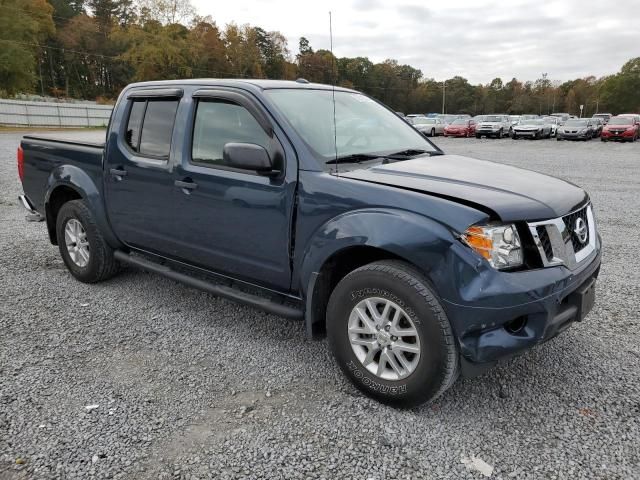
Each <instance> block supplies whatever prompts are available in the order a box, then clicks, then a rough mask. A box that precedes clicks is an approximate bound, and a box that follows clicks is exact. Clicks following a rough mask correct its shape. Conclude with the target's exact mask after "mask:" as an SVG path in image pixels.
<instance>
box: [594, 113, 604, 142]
mask: <svg viewBox="0 0 640 480" xmlns="http://www.w3.org/2000/svg"><path fill="white" fill-rule="evenodd" d="M591 124H592V125H593V138H598V137H599V136H600V135H601V134H602V127H603V126H604V122H603V121H602V119H601V118H600V117H595V118H593V117H592V118H591Z"/></svg>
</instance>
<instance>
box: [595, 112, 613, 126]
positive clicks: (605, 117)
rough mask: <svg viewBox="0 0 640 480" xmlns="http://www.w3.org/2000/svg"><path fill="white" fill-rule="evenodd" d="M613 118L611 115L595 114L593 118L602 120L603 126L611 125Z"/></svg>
mask: <svg viewBox="0 0 640 480" xmlns="http://www.w3.org/2000/svg"><path fill="white" fill-rule="evenodd" d="M611 117H613V115H611V114H610V113H595V114H594V115H593V117H591V118H599V119H600V120H602V123H603V125H606V124H607V123H609V120H611Z"/></svg>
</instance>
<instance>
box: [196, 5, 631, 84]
mask: <svg viewBox="0 0 640 480" xmlns="http://www.w3.org/2000/svg"><path fill="white" fill-rule="evenodd" d="M192 3H193V4H194V6H195V7H196V9H197V11H198V13H199V14H200V15H211V16H212V17H213V19H214V20H215V21H216V22H217V24H218V26H220V27H222V26H224V25H226V24H227V23H230V22H235V23H237V24H239V25H243V24H246V23H248V24H250V25H252V26H260V27H262V28H263V29H264V30H267V31H271V30H278V31H280V32H281V33H282V34H283V35H284V36H285V37H286V38H287V40H288V42H289V49H290V50H291V53H292V54H293V55H295V54H296V53H298V39H299V38H300V37H301V36H305V37H307V38H308V39H309V41H310V42H311V46H312V48H313V49H314V50H318V49H327V50H328V49H329V14H328V12H329V11H331V12H332V16H333V51H334V54H335V55H336V56H338V57H356V56H363V57H369V59H370V60H372V61H374V62H380V61H383V60H385V59H387V58H393V59H396V60H398V62H399V63H401V64H409V65H411V66H413V67H415V68H419V69H420V70H422V73H423V75H424V76H425V77H427V78H435V79H436V80H442V79H445V78H451V77H453V76H455V75H460V76H463V77H465V78H467V79H468V80H469V81H470V82H471V83H483V84H486V83H489V82H490V81H491V80H492V79H494V78H496V77H500V78H502V79H503V80H504V81H505V82H506V81H509V80H511V78H513V77H516V78H518V79H519V80H535V79H537V78H540V77H541V75H542V73H547V74H548V77H549V79H551V80H554V81H565V80H571V79H575V78H582V77H586V76H588V75H595V76H596V77H599V76H603V75H609V74H613V73H616V72H618V71H619V70H620V67H621V66H622V65H623V64H624V63H625V62H626V61H627V60H629V59H631V58H633V57H637V56H640V0H620V1H614V0H598V1H594V0H554V1H551V0H498V1H495V0H448V1H445V2H442V1H427V0H422V1H415V0H324V1H322V0H315V1H314V0H306V1H305V0H302V1H301V0H262V1H260V0H236V1H229V0H217V1H211V0H208V1H207V0H192Z"/></svg>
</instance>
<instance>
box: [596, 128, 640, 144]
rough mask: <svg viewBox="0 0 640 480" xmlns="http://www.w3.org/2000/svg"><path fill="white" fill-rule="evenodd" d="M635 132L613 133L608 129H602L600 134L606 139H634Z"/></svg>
mask: <svg viewBox="0 0 640 480" xmlns="http://www.w3.org/2000/svg"><path fill="white" fill-rule="evenodd" d="M634 133H635V132H626V131H625V132H622V133H612V132H607V131H604V130H603V131H602V134H601V135H600V137H601V138H603V139H604V140H628V141H632V140H633V137H634Z"/></svg>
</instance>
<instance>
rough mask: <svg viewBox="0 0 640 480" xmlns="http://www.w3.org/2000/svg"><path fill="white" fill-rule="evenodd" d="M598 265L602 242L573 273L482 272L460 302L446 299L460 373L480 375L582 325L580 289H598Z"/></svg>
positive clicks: (560, 269)
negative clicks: (571, 328)
mask: <svg viewBox="0 0 640 480" xmlns="http://www.w3.org/2000/svg"><path fill="white" fill-rule="evenodd" d="M600 263H601V249H600V239H599V237H598V248H597V249H596V251H595V252H593V254H592V255H590V256H589V258H587V259H585V260H584V262H582V264H581V265H580V266H578V267H577V268H576V269H575V270H570V269H569V268H567V267H565V266H556V267H549V268H540V269H536V270H527V271H521V272H511V273H508V272H498V271H483V272H480V273H479V277H478V278H477V279H471V280H467V282H468V285H466V286H465V287H463V291H462V292H461V294H460V295H459V298H458V299H456V301H452V300H451V299H447V298H446V297H445V298H443V300H444V307H445V310H446V312H447V315H448V316H449V318H450V320H451V323H452V326H453V329H454V331H455V333H456V336H457V338H458V345H459V348H460V360H461V370H462V374H463V375H464V376H476V375H479V374H481V373H483V372H484V371H486V370H487V369H489V368H491V367H492V366H494V365H495V364H496V363H497V362H498V361H500V360H503V359H505V358H509V357H512V356H514V355H518V354H520V353H522V352H524V351H526V350H528V349H530V348H532V347H534V346H535V345H538V344H540V343H543V342H545V341H547V340H549V339H551V338H553V337H555V336H556V335H558V334H559V333H560V332H562V331H564V330H565V329H566V328H568V327H569V326H570V325H571V324H572V323H573V322H575V321H581V320H582V319H583V313H582V312H581V308H582V306H581V305H580V303H579V302H580V299H581V298H582V296H581V290H584V289H586V288H588V287H591V286H594V285H595V279H596V278H597V277H598V274H599V272H600ZM465 276H466V275H465ZM514 327H517V328H514Z"/></svg>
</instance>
